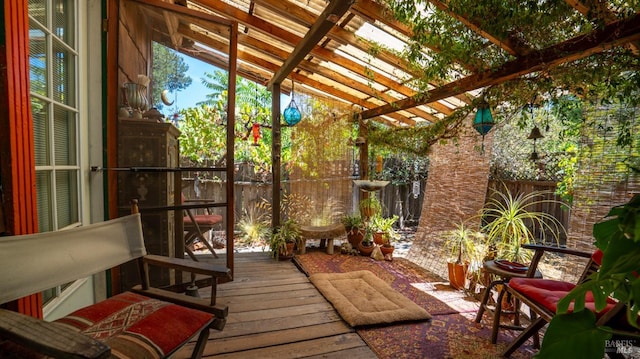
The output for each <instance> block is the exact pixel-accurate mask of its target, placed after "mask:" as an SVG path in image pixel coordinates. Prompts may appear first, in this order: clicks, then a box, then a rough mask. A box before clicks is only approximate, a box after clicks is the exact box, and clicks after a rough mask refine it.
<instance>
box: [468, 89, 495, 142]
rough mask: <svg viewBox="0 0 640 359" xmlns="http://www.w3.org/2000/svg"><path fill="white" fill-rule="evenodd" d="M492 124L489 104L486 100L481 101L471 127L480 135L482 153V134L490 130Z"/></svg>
mask: <svg viewBox="0 0 640 359" xmlns="http://www.w3.org/2000/svg"><path fill="white" fill-rule="evenodd" d="M494 124H495V123H494V122H493V116H492V115H491V108H489V104H488V103H487V102H486V101H482V102H481V103H480V105H479V106H478V111H477V112H476V117H475V119H474V120H473V128H475V129H476V131H478V133H479V134H481V135H482V153H484V136H485V135H486V134H487V133H489V131H491V128H492V127H493V125H494Z"/></svg>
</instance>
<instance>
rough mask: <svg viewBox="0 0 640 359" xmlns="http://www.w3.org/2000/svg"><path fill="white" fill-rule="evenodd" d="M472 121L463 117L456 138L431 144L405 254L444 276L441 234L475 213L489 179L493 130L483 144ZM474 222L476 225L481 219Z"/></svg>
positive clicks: (445, 270)
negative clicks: (421, 195) (421, 196)
mask: <svg viewBox="0 0 640 359" xmlns="http://www.w3.org/2000/svg"><path fill="white" fill-rule="evenodd" d="M471 122H472V118H469V119H467V120H466V121H465V124H466V126H465V127H464V128H463V129H462V131H461V132H462V134H461V135H460V136H459V137H458V140H457V141H453V140H449V141H447V143H446V144H436V145H434V146H432V148H431V152H430V154H429V158H430V164H429V177H428V178H427V185H426V189H425V197H424V202H423V205H422V215H421V217H420V222H419V225H418V229H417V231H416V236H415V239H414V243H413V245H412V246H411V249H410V251H409V253H408V254H407V258H408V259H409V260H411V261H413V262H415V263H417V264H418V265H420V266H422V267H424V268H426V269H428V270H430V271H432V272H434V273H436V274H439V275H441V276H442V277H443V278H446V277H447V264H446V263H447V258H446V255H444V254H443V253H442V250H441V249H442V239H441V234H442V232H443V231H447V230H450V229H453V228H455V226H456V225H457V224H458V223H460V222H461V221H464V220H466V219H469V218H471V217H473V216H475V215H477V214H478V211H479V210H480V209H481V208H482V206H483V205H484V201H485V196H486V193H487V185H488V182H489V161H490V159H491V143H492V134H491V132H490V133H489V134H488V135H487V136H485V138H484V146H483V145H482V137H481V136H480V135H479V134H478V133H477V132H476V131H475V130H474V129H473V128H472V127H471ZM482 147H484V151H483V150H482ZM470 224H472V223H470ZM475 225H477V226H478V227H479V225H480V221H479V220H478V221H477V222H476V223H475Z"/></svg>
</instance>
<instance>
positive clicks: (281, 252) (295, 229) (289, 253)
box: [269, 219, 302, 260]
mask: <svg viewBox="0 0 640 359" xmlns="http://www.w3.org/2000/svg"><path fill="white" fill-rule="evenodd" d="M296 245H298V246H301V245H302V236H301V235H300V225H298V223H297V222H296V221H294V220H293V219H287V220H286V221H284V223H282V224H281V225H280V226H278V227H276V228H274V230H273V233H272V234H271V238H270V240H269V246H270V248H271V255H272V256H273V257H274V258H276V259H278V260H285V259H291V258H293V255H294V249H295V246H296Z"/></svg>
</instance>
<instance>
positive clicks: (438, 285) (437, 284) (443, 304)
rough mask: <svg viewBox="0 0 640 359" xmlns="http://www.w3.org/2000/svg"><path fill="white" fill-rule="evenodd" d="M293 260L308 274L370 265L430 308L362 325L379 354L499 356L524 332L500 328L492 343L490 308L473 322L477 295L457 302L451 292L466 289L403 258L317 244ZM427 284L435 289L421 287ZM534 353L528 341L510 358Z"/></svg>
mask: <svg viewBox="0 0 640 359" xmlns="http://www.w3.org/2000/svg"><path fill="white" fill-rule="evenodd" d="M294 262H295V263H296V265H298V267H299V268H300V269H301V270H302V271H303V272H304V273H306V274H307V275H312V274H315V273H345V272H352V271H360V270H368V271H370V272H372V273H373V274H375V275H376V276H377V277H378V278H380V279H382V280H383V281H385V282H386V283H388V284H389V285H390V286H391V287H392V288H394V289H395V290H396V291H398V292H399V293H401V294H402V295H404V296H405V297H407V298H409V299H410V300H411V301H412V302H414V303H416V304H417V305H419V306H420V307H422V308H424V309H425V310H427V311H428V312H429V313H430V314H431V317H432V318H431V320H428V321H422V322H409V323H406V322H405V323H394V324H385V325H381V326H367V327H357V328H356V332H357V333H358V334H359V335H360V336H361V337H362V339H363V340H364V341H365V342H366V343H367V345H369V347H370V348H371V349H372V350H373V351H374V352H375V353H376V355H377V356H378V357H379V358H383V359H386V358H416V359H428V358H455V359H458V358H498V357H500V353H502V351H504V349H505V348H506V346H507V345H508V344H509V342H510V341H511V340H512V339H513V338H514V337H515V336H517V335H518V334H519V332H517V331H511V330H504V329H501V330H500V332H499V334H498V343H497V344H491V323H492V318H491V317H490V316H489V315H488V314H486V315H485V316H484V318H483V320H482V321H481V322H480V323H476V322H474V320H473V317H475V313H476V311H477V301H476V300H475V299H471V298H463V299H457V300H456V303H452V302H453V300H449V298H451V297H452V296H453V294H461V292H457V291H455V290H453V289H451V288H450V287H449V286H448V285H443V284H442V283H443V282H445V283H446V280H444V279H443V278H440V277H438V276H437V275H435V274H433V273H431V272H429V271H427V270H426V269H424V268H422V267H420V266H418V265H416V264H414V263H413V262H410V261H408V260H406V259H404V258H394V259H393V261H391V262H389V261H376V260H373V259H371V258H369V257H362V256H351V255H344V254H337V253H336V254H334V255H328V254H326V253H324V252H321V251H319V250H314V249H312V250H310V251H308V252H307V254H303V255H296V256H295V257H294ZM424 288H435V291H431V292H429V291H425V290H421V289H424ZM429 293H431V294H433V295H431V294H429ZM436 296H437V297H436ZM533 353H535V350H534V349H533V348H532V345H531V341H528V342H526V343H525V344H524V345H522V346H521V347H520V348H519V349H518V350H517V351H516V352H515V353H514V354H512V355H511V358H516V359H521V358H531V357H532V356H533Z"/></svg>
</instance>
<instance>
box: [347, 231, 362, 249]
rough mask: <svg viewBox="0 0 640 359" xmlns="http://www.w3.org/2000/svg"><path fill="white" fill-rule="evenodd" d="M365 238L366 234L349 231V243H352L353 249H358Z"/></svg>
mask: <svg viewBox="0 0 640 359" xmlns="http://www.w3.org/2000/svg"><path fill="white" fill-rule="evenodd" d="M363 238H364V233H362V232H360V231H358V230H354V231H351V230H348V231H347V240H348V241H349V243H351V246H352V247H353V248H358V244H360V242H362V239H363Z"/></svg>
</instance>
